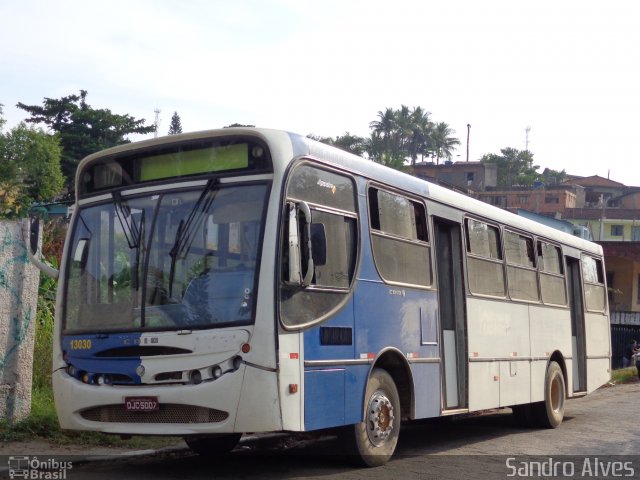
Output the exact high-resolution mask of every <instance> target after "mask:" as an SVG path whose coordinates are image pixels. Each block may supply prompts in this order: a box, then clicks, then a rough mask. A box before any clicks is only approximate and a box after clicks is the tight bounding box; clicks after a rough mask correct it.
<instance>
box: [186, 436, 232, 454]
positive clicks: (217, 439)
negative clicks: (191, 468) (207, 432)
mask: <svg viewBox="0 0 640 480" xmlns="http://www.w3.org/2000/svg"><path fill="white" fill-rule="evenodd" d="M240 437H242V434H241V433H230V434H225V435H215V436H212V437H185V439H184V441H185V442H186V444H187V445H188V446H189V448H190V449H191V451H192V452H194V453H197V454H198V455H202V456H205V455H222V454H225V453H229V452H230V451H231V450H233V449H234V448H235V447H236V445H238V442H239V441H240Z"/></svg>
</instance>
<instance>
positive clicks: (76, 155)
mask: <svg viewBox="0 0 640 480" xmlns="http://www.w3.org/2000/svg"><path fill="white" fill-rule="evenodd" d="M86 97H87V91H86V90H80V95H68V96H66V97H62V98H59V99H55V98H45V99H44V101H43V103H42V106H38V105H25V104H24V103H18V104H17V107H18V108H21V109H22V110H25V111H26V112H28V113H29V114H30V115H31V117H30V118H28V119H27V120H26V121H27V122H28V123H34V124H45V125H47V126H48V127H49V128H50V129H51V130H52V131H53V132H55V133H57V134H58V137H59V139H60V144H61V146H62V160H61V166H62V173H63V175H64V178H65V182H66V186H67V187H68V188H69V189H70V190H71V189H73V181H74V175H75V171H76V167H77V166H78V162H79V161H80V160H81V159H83V158H84V157H86V156H87V155H89V154H91V153H95V152H97V151H100V150H103V149H105V148H109V147H114V146H116V145H121V144H123V143H128V142H129V140H128V139H127V138H126V135H128V134H131V133H140V134H144V133H152V132H153V131H154V130H155V126H154V125H150V126H146V125H145V124H144V123H145V120H144V119H140V120H138V119H136V118H134V117H132V116H130V115H128V114H125V115H118V114H114V113H112V112H111V110H109V109H106V108H103V109H95V108H92V107H91V106H90V105H89V104H88V103H87V102H86Z"/></svg>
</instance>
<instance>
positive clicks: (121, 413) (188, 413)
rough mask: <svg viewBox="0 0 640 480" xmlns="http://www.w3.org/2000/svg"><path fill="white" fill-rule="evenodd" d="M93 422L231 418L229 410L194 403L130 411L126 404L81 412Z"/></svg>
mask: <svg viewBox="0 0 640 480" xmlns="http://www.w3.org/2000/svg"><path fill="white" fill-rule="evenodd" d="M80 415H82V417H83V418H85V419H86V420H90V421H92V422H116V423H219V422H223V421H225V420H226V419H227V418H229V413H228V412H223V411H221V410H215V409H212V408H205V407H196V406H193V405H179V404H171V403H168V404H161V405H160V409H159V410H157V411H155V412H128V411H127V410H126V409H125V407H124V405H122V404H116V405H102V406H100V407H94V408H89V409H87V410H84V411H82V412H80Z"/></svg>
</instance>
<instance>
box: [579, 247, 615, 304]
mask: <svg viewBox="0 0 640 480" xmlns="http://www.w3.org/2000/svg"><path fill="white" fill-rule="evenodd" d="M585 258H590V259H592V260H593V261H594V262H595V263H596V268H597V269H598V273H599V276H600V277H602V283H594V282H589V281H587V280H585V278H584V270H583V260H584V259H585ZM580 278H581V279H582V292H583V295H582V296H583V302H584V308H585V311H587V312H590V313H605V312H607V311H608V309H609V305H608V302H609V296H608V295H607V276H606V273H605V271H604V259H603V257H597V256H595V255H591V254H589V253H585V252H581V254H580ZM587 285H591V286H594V287H602V289H603V296H604V301H603V302H602V304H603V308H602V309H594V308H589V303H588V302H587V289H586V286H587Z"/></svg>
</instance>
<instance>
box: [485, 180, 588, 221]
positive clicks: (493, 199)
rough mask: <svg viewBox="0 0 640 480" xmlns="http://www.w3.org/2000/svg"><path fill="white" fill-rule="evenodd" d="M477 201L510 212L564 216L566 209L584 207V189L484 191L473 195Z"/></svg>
mask: <svg viewBox="0 0 640 480" xmlns="http://www.w3.org/2000/svg"><path fill="white" fill-rule="evenodd" d="M473 196H474V197H476V198H477V199H478V200H482V201H483V202H486V203H489V204H491V205H495V206H497V207H501V208H504V209H505V210H509V211H511V212H514V213H515V212H517V211H518V209H523V210H528V211H530V212H534V213H538V214H541V215H550V216H556V215H558V214H559V215H560V216H564V212H565V210H567V209H573V208H576V207H580V206H582V205H584V198H585V197H584V188H583V187H581V186H579V185H551V186H544V185H539V186H537V187H536V188H531V187H513V188H512V189H510V190H486V191H484V192H476V193H474V195H473Z"/></svg>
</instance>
